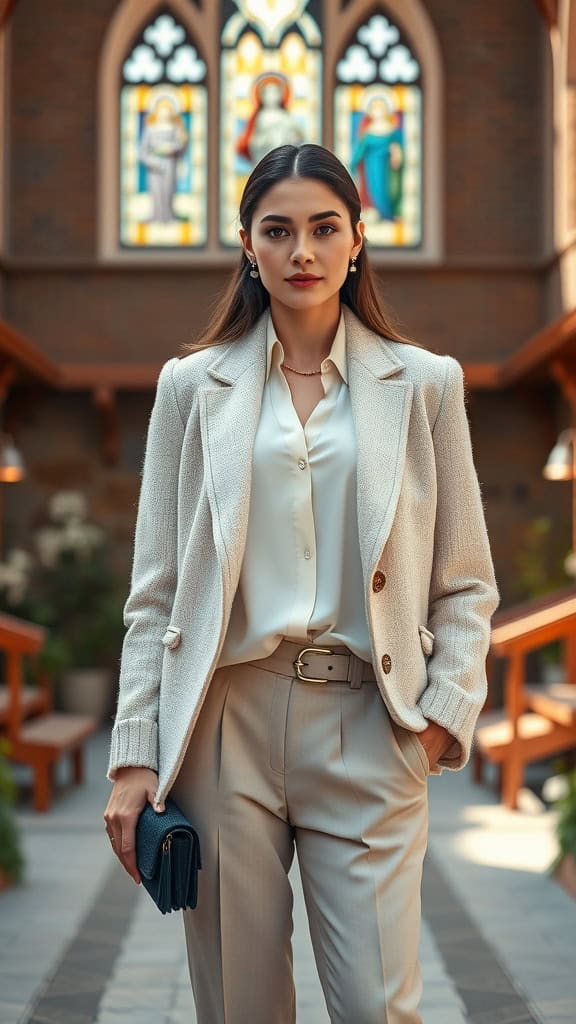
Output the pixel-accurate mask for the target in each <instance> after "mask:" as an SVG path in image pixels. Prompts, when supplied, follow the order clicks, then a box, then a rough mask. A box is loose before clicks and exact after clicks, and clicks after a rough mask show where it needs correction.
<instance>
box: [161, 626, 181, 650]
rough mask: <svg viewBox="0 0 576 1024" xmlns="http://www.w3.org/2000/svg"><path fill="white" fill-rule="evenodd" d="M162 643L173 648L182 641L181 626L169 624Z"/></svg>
mask: <svg viewBox="0 0 576 1024" xmlns="http://www.w3.org/2000/svg"><path fill="white" fill-rule="evenodd" d="M162 643H163V644H164V646H165V647H169V648H170V650H173V649H174V648H175V647H178V646H179V645H180V644H181V643H182V630H181V629H180V627H179V626H168V627H167V629H166V632H165V633H164V636H163V637H162Z"/></svg>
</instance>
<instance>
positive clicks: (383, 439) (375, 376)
mask: <svg viewBox="0 0 576 1024" xmlns="http://www.w3.org/2000/svg"><path fill="white" fill-rule="evenodd" d="M344 318H345V321H346V352H347V360H348V386H349V389H350V404H351V407H352V415H353V418H354V425H355V432H356V448H357V470H356V491H357V512H358V537H359V542H360V554H361V559H362V567H363V571H364V579H365V580H368V579H369V578H370V577H371V575H372V572H373V569H374V567H375V565H376V563H377V562H378V559H379V558H380V555H381V553H382V550H383V548H384V545H385V544H386V541H387V539H388V535H389V533H390V529H391V527H392V523H393V521H394V514H395V512H396V506H397V504H398V497H399V494H400V486H401V483H402V476H403V471H404V461H405V457H406V441H407V436H408V423H409V420H410V410H411V408H412V398H413V393H414V385H413V383H412V381H410V380H406V379H402V380H398V379H392V378H393V377H394V375H395V374H398V373H399V371H400V370H402V369H404V367H405V365H406V364H405V363H404V362H403V361H402V359H401V358H400V357H399V356H398V355H397V354H396V353H395V352H394V351H393V349H392V348H391V347H390V346H389V345H387V344H386V342H385V341H384V340H383V339H382V338H381V337H380V336H379V335H377V334H375V333H374V332H373V331H371V330H369V329H368V328H367V327H365V326H364V324H363V323H362V322H361V321H360V320H359V319H358V318H357V317H356V316H355V314H354V313H353V312H352V310H351V309H350V308H349V307H348V306H344Z"/></svg>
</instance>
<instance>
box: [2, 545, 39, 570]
mask: <svg viewBox="0 0 576 1024" xmlns="http://www.w3.org/2000/svg"><path fill="white" fill-rule="evenodd" d="M6 562H7V563H8V565H12V566H14V568H15V569H20V570H21V571H22V572H27V571H28V570H29V569H31V568H32V566H33V565H34V558H33V556H32V555H31V554H30V552H29V551H26V549H25V548H12V550H11V551H10V552H9V553H8V555H7V557H6Z"/></svg>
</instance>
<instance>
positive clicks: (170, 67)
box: [119, 8, 207, 249]
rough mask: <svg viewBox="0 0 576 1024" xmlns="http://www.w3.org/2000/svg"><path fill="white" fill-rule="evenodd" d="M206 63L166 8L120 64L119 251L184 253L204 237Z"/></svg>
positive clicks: (203, 241)
mask: <svg viewBox="0 0 576 1024" xmlns="http://www.w3.org/2000/svg"><path fill="white" fill-rule="evenodd" d="M205 81H206V64H205V62H204V60H202V58H201V57H200V55H199V52H198V48H197V46H196V45H195V43H194V41H193V40H192V39H191V37H190V34H189V33H188V31H187V29H186V28H185V27H184V26H183V25H182V24H181V23H180V22H178V21H177V20H176V19H175V18H174V16H173V15H172V13H171V11H170V9H169V8H166V9H164V10H161V11H160V12H158V11H157V12H156V14H155V16H154V18H153V19H152V20H151V21H150V22H149V23H148V24H147V25H146V26H145V27H144V29H143V30H142V31H141V32H140V33H139V35H138V37H137V38H136V40H135V41H134V43H133V45H132V46H131V47H130V50H129V52H128V54H127V56H126V59H125V60H124V62H123V65H122V85H121V97H120V154H119V155H120V195H119V199H120V217H119V225H120V239H119V241H120V244H121V245H122V246H123V247H125V248H139V249H142V248H151V247H152V248H160V247H161V248H172V249H173V248H186V247H196V246H201V245H204V243H205V242H206V235H207V167H206V134H207V95H206V85H205Z"/></svg>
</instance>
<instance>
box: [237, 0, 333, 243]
mask: <svg viewBox="0 0 576 1024" xmlns="http://www.w3.org/2000/svg"><path fill="white" fill-rule="evenodd" d="M320 8H321V5H320V0H223V2H222V6H221V12H222V20H221V26H222V31H221V56H220V61H221V64H220V69H221V71H220V79H221V90H220V102H221V113H220V122H221V130H220V239H221V241H222V242H223V243H224V244H225V245H234V244H238V242H239V239H238V227H239V225H238V221H237V215H238V206H239V202H240V196H241V193H242V189H243V187H244V184H245V182H246V180H247V178H248V176H249V174H250V172H251V171H252V169H253V167H254V166H255V165H256V164H257V163H258V161H259V160H260V159H261V158H262V157H263V156H264V155H265V154H266V153H267V152H269V150H271V149H273V148H274V147H275V146H281V145H283V144H285V143H295V144H300V143H302V142H316V143H321V142H322V122H321V100H322V54H321V44H322V36H321V9H320Z"/></svg>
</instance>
